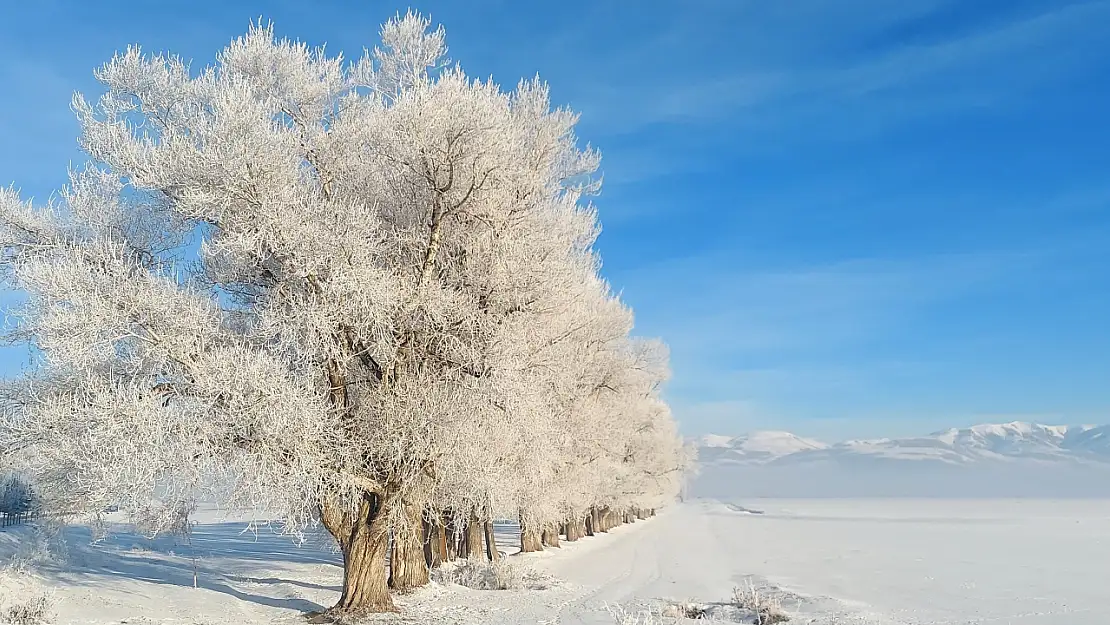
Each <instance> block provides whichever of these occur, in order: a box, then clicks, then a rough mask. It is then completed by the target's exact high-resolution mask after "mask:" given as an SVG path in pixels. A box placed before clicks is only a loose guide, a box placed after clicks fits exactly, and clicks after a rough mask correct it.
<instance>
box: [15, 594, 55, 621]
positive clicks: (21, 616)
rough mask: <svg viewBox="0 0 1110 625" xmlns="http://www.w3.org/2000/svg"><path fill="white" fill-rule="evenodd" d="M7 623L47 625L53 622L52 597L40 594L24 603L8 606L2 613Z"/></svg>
mask: <svg viewBox="0 0 1110 625" xmlns="http://www.w3.org/2000/svg"><path fill="white" fill-rule="evenodd" d="M3 619H4V623H6V624H8V625H47V624H48V623H53V622H54V597H53V595H50V594H42V595H38V596H35V597H32V598H31V599H30V600H28V601H25V602H24V603H16V604H14V605H10V606H8V609H7V610H5V611H4V613H3Z"/></svg>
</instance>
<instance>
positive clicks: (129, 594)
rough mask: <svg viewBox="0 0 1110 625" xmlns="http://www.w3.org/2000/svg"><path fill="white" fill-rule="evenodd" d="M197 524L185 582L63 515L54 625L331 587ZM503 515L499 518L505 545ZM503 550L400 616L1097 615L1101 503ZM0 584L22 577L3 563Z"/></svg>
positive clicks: (260, 614) (255, 613)
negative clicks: (743, 591) (491, 582)
mask: <svg viewBox="0 0 1110 625" xmlns="http://www.w3.org/2000/svg"><path fill="white" fill-rule="evenodd" d="M744 509H748V510H759V511H763V512H764V513H763V514H751V513H746V512H744V511H743V510H744ZM200 521H201V524H200V525H198V526H197V528H196V533H195V536H194V539H193V542H194V545H193V547H194V548H195V550H196V554H197V557H198V560H197V566H198V581H199V585H200V588H199V589H193V588H192V583H193V565H192V562H191V558H190V554H191V553H192V551H191V550H190V548H189V547H188V546H187V545H184V544H181V543H180V541H177V542H176V543H175V541H174V540H172V539H168V538H167V539H158V540H157V541H153V542H152V541H148V540H146V539H145V538H142V537H140V536H136V535H133V534H126V533H123V534H115V535H113V536H111V537H109V538H108V539H106V540H104V541H102V542H101V543H98V544H97V545H95V546H90V545H89V544H88V542H89V534H88V530H87V529H84V528H79V527H77V528H71V529H70V530H69V531H68V533H67V542H68V545H67V552H68V554H67V556H66V560H65V563H64V564H50V563H46V564H40V565H39V568H38V569H37V570H38V572H39V575H40V576H41V582H40V583H41V584H42V585H45V586H48V587H53V588H55V589H56V598H57V606H56V610H57V613H58V619H57V621H56V622H58V623H88V624H93V623H95V624H108V623H112V624H123V623H129V624H151V625H152V624H171V623H172V624H182V625H202V624H212V625H215V624H225V623H236V624H240V623H241V624H247V625H250V624H255V623H303V622H304V619H303V617H302V616H301V615H302V613H303V612H305V611H311V610H319V609H321V608H323V607H325V606H328V605H330V604H331V603H333V602H334V601H335V600H336V598H337V596H338V591H339V584H340V583H341V570H340V568H339V567H338V566H337V562H338V559H337V556H336V555H335V554H334V553H333V552H332V551H331V550H330V545H329V540H328V539H327V538H326V537H324V536H320V535H313V536H310V537H309V541H308V543H307V544H306V545H304V546H302V547H300V548H298V547H295V546H293V545H292V544H291V543H290V541H289V540H288V539H287V538H284V537H280V536H276V535H274V534H273V533H271V532H269V531H268V530H266V529H264V528H263V529H260V530H259V531H258V532H257V533H256V532H250V531H248V532H243V529H244V526H243V524H242V523H241V522H236V521H234V520H229V519H223V518H219V517H218V515H215V514H213V513H206V514H202V515H201V517H200ZM513 530H514V528H512V527H511V526H502V527H500V528H499V540H500V541H501V542H502V544H503V549H504V550H506V551H508V552H510V553H512V552H514V551H515V548H514V547H513V545H514V544H515V541H516V535H515V534H514V531H513ZM27 536H28V531H27V529H26V528H23V529H20V530H13V528H8V529H5V530H0V551H2V552H4V553H3V555H5V556H6V557H10V556H12V555H13V554H15V553H16V552H18V551H20V550H21V549H22V550H23V551H24V552H26V551H27V548H26V544H25V543H26V542H27V540H26V537H27ZM32 551H33V550H32ZM510 560H511V561H513V562H515V563H516V564H517V566H518V567H520V569H521V570H522V571H525V570H527V571H531V574H530V575H529V576H528V577H527V578H526V585H527V586H528V587H529V588H526V589H522V590H512V591H474V590H469V589H465V588H462V587H459V586H452V585H432V586H431V587H429V588H426V589H423V590H421V591H419V592H417V593H414V594H413V595H410V596H406V597H401V598H400V600H399V604H400V606H401V607H402V609H403V610H404V615H403V616H402V617H400V618H401V620H402V621H403V622H421V623H506V624H516V623H520V624H524V623H528V624H532V623H565V624H574V623H587V624H595V623H613V622H614V621H613V618H612V616H611V615H610V614H609V612H608V611H607V610H606V606H610V607H611V606H615V605H619V606H622V607H623V608H626V609H628V610H636V609H658V608H659V606H661V605H663V604H664V603H665V602H666V601H678V600H681V601H686V600H689V601H693V602H697V603H700V604H703V605H712V604H713V603H716V602H722V601H724V600H727V599H728V598H729V597H730V596H731V594H732V590H733V588H734V587H736V586H739V585H746V583H747V582H749V581H751V582H752V583H754V584H755V585H756V586H757V587H759V588H761V589H763V590H764V591H765V592H773V591H772V590H770V589H771V588H777V589H779V591H778V592H779V595H780V596H781V597H783V600H784V606H785V607H786V608H787V610H788V611H791V612H794V619H793V622H797V623H815V624H816V623H821V624H829V625H832V624H849V623H852V624H854V623H874V624H884V625H885V624H899V625H924V624H931V625H940V624H944V625H963V624H977V625H978V624H983V625H988V624H990V625H1049V624H1051V625H1105V624H1107V623H1110V604H1108V602H1107V601H1106V600H1105V597H1106V591H1105V584H1106V580H1107V579H1110V501H1103V500H1067V501H1045V500H1027V501H983V500H976V501H971V500H955V501H945V500H935V499H934V500H896V499H883V500H765V501H760V500H746V501H743V502H737V503H734V504H725V503H720V502H711V501H703V502H690V503H686V504H682V505H679V506H675V507H672V508H671V509H669V510H667V511H665V512H663V513H661V514H660V515H659V516H658V517H656V518H653V519H649V520H647V521H640V522H638V523H636V524H634V525H629V526H623V527H619V528H616V529H615V530H613V531H612V532H611V533H610V534H609V535H603V536H599V537H594V538H587V539H584V540H582V541H580V542H578V543H574V544H565V546H564V548H563V549H559V550H550V551H548V552H545V553H541V554H530V555H526V556H519V557H516V556H514V557H511V558H510ZM30 579H31V578H30V577H27V578H25V579H17V580H16V583H17V584H18V583H22V582H24V581H27V580H30ZM0 592H7V593H19V592H24V591H23V590H22V589H20V588H14V587H13V586H12V579H11V576H10V575H9V579H8V583H7V584H6V585H4V586H3V587H0ZM385 618H386V619H387V620H396V619H397V617H385Z"/></svg>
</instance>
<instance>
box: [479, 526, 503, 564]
mask: <svg viewBox="0 0 1110 625" xmlns="http://www.w3.org/2000/svg"><path fill="white" fill-rule="evenodd" d="M483 529H484V532H483V533H484V534H485V535H486V536H485V538H486V558H488V559H489V561H490V562H497V561H498V560H500V559H501V552H500V551H498V550H497V540H496V538H495V536H494V534H493V521H486V522H485V523H484V524H483Z"/></svg>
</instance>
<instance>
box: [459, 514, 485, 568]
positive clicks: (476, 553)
mask: <svg viewBox="0 0 1110 625" xmlns="http://www.w3.org/2000/svg"><path fill="white" fill-rule="evenodd" d="M482 529H483V528H482V522H481V521H480V520H479V519H478V515H476V514H472V515H470V521H468V522H467V524H466V531H465V532H464V533H463V549H462V553H463V555H464V556H465V557H466V558H467V559H469V560H472V561H474V562H477V561H478V560H481V559H482V558H484V557H486V554H485V552H484V551H483V550H482V533H483V532H482Z"/></svg>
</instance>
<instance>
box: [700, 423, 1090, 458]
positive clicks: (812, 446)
mask: <svg viewBox="0 0 1110 625" xmlns="http://www.w3.org/2000/svg"><path fill="white" fill-rule="evenodd" d="M699 452H700V455H699V459H700V461H701V462H702V463H703V464H744V465H786V464H791V465H796V464H807V463H818V462H835V463H838V464H857V463H860V462H868V461H883V460H888V461H934V462H940V463H945V464H950V465H966V464H976V463H983V462H1021V461H1029V462H1042V463H1043V462H1049V463H1058V462H1063V463H1092V462H1093V463H1110V426H1091V425H1071V426H1068V425H1040V424H1036V423H1024V422H1017V421H1015V422H1013V423H1002V424H983V425H976V426H972V427H969V428H953V429H949V430H944V431H942V432H935V433H933V434H930V435H927V436H921V437H916V438H898V439H891V438H881V439H870V440H849V441H844V442H841V443H836V444H833V445H828V444H825V443H822V442H820V441H815V440H810V439H805V438H802V437H799V436H796V435H794V434H791V433H789V432H754V433H751V434H748V435H745V436H737V437H726V436H717V435H710V436H706V437H703V438H702V439H700V440H699Z"/></svg>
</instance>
